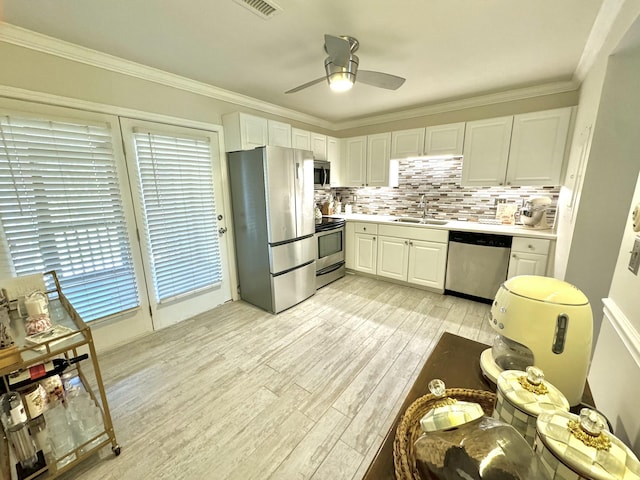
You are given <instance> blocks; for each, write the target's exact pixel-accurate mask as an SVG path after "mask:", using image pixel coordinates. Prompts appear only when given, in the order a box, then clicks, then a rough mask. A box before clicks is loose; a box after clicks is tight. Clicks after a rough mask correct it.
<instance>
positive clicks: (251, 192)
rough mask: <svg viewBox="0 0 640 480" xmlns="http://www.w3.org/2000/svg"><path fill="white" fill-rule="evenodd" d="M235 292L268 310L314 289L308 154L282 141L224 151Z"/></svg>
mask: <svg viewBox="0 0 640 480" xmlns="http://www.w3.org/2000/svg"><path fill="white" fill-rule="evenodd" d="M229 179H230V186H231V201H232V209H233V224H234V235H235V245H236V263H237V266H238V280H239V283H240V297H241V298H242V299H243V300H245V301H247V302H249V303H252V304H253V305H256V306H258V307H260V308H263V309H265V310H268V311H270V312H273V313H278V312H281V311H282V310H285V309H287V308H289V307H291V306H293V305H295V304H297V303H300V302H301V301H303V300H304V299H306V298H309V297H310V296H311V295H313V294H314V293H315V291H316V287H315V275H316V273H315V258H316V245H315V240H314V232H315V218H314V205H313V154H312V153H311V152H309V151H306V150H298V149H293V148H284V147H260V148H256V149H254V150H247V151H241V152H231V153H229Z"/></svg>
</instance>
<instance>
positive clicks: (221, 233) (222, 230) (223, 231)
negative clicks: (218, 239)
mask: <svg viewBox="0 0 640 480" xmlns="http://www.w3.org/2000/svg"><path fill="white" fill-rule="evenodd" d="M218 233H219V234H220V235H224V234H225V233H227V227H220V228H219V229H218Z"/></svg>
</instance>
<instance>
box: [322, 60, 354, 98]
mask: <svg viewBox="0 0 640 480" xmlns="http://www.w3.org/2000/svg"><path fill="white" fill-rule="evenodd" d="M324 68H325V71H326V73H327V81H328V82H329V88H331V90H332V91H334V92H345V91H347V90H350V89H351V87H353V84H354V83H355V82H356V73H357V72H358V57H356V56H355V55H351V58H350V59H349V63H348V64H347V66H346V67H341V66H338V65H336V64H334V63H333V61H332V59H331V58H330V57H329V58H327V59H326V60H325V62H324Z"/></svg>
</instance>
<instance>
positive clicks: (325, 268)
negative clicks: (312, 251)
mask: <svg viewBox="0 0 640 480" xmlns="http://www.w3.org/2000/svg"><path fill="white" fill-rule="evenodd" d="M344 224H345V221H344V219H341V218H332V217H322V221H321V222H320V223H316V234H315V237H316V243H317V246H318V254H317V257H316V288H321V287H324V286H325V285H328V284H329V283H331V282H333V281H335V280H337V279H339V278H342V277H344V269H345V267H344Z"/></svg>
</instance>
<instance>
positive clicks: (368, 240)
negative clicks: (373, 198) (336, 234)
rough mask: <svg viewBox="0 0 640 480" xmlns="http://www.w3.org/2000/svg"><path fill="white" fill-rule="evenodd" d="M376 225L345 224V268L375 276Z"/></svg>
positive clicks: (376, 253) (376, 252) (361, 223)
mask: <svg viewBox="0 0 640 480" xmlns="http://www.w3.org/2000/svg"><path fill="white" fill-rule="evenodd" d="M377 233H378V225H376V224H375V223H364V222H347V229H346V237H347V238H346V251H345V266H346V268H348V269H351V270H355V271H357V272H362V273H369V274H371V275H375V274H376V268H377V256H378V249H377V240H378V235H377Z"/></svg>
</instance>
